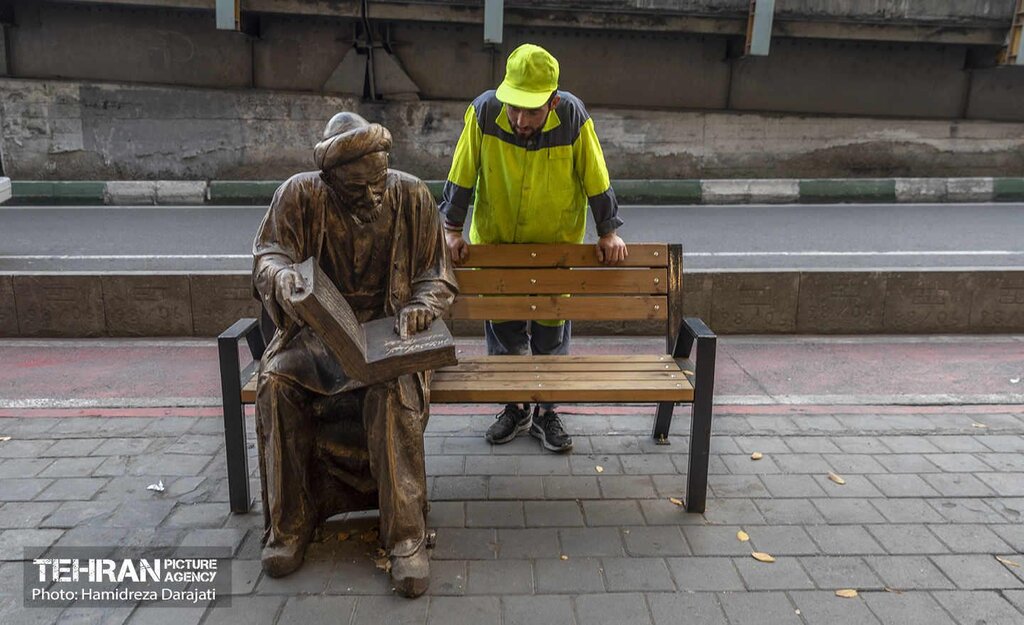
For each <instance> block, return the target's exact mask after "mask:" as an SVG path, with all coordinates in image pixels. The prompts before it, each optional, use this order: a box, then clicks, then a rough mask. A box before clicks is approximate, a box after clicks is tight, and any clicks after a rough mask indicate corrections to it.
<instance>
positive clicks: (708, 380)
mask: <svg viewBox="0 0 1024 625" xmlns="http://www.w3.org/2000/svg"><path fill="white" fill-rule="evenodd" d="M702 325H703V324H702ZM715 351H716V337H715V336H714V335H711V336H700V335H698V336H697V358H696V360H697V366H696V380H695V384H694V389H693V414H692V416H691V419H690V466H689V475H687V484H686V510H687V511H688V512H704V507H705V505H706V503H707V497H708V464H709V462H710V459H711V411H712V405H713V403H712V400H713V397H714V391H715Z"/></svg>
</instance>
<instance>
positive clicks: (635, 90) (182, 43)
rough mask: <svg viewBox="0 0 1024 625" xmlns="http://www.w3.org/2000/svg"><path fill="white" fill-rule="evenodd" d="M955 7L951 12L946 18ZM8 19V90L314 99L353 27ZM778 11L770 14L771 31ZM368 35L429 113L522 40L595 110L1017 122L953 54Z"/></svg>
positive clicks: (199, 14) (44, 7) (877, 8)
mask: <svg viewBox="0 0 1024 625" xmlns="http://www.w3.org/2000/svg"><path fill="white" fill-rule="evenodd" d="M958 1H962V0H958ZM264 2H266V0H264ZM206 4H207V6H208V5H209V4H210V3H209V2H207V3H206ZM311 4H315V3H311ZM384 4H385V5H388V6H402V5H400V4H399V3H384ZM433 4H434V5H438V6H441V5H443V6H448V7H450V6H451V5H453V3H451V2H435V3H433ZM562 4H572V3H565V2H563V3H562ZM621 4H623V3H621V2H619V3H615V2H606V3H603V4H602V5H601V6H605V5H607V6H608V7H611V6H613V5H621ZM640 4H642V5H644V6H647V5H648V3H646V2H645V3H640ZM655 4H658V5H659V6H661V5H664V6H669V5H673V3H671V2H663V3H655ZM675 4H678V5H680V6H682V5H687V6H689V5H690V4H692V5H694V7H696V8H693V9H692V10H695V11H696V10H697V9H700V7H698V6H697V5H701V6H703V7H704V8H703V9H700V10H705V9H706V10H707V11H711V10H712V9H713V8H716V9H717V10H718V11H719V13H721V12H723V11H724V12H729V11H733V9H734V7H732V3H729V2H726V3H722V2H717V3H716V2H710V0H708V1H706V2H704V3H700V2H695V3H685V2H676V3H675ZM853 4H857V5H858V6H860V4H863V5H864V6H863V7H861V9H860V10H863V12H864V13H863V15H862V17H863V16H869V15H870V16H871V19H873V20H876V21H877V20H880V21H881V22H882V23H884V22H885V21H889V22H891V21H892V20H895V19H896V14H897V13H901V12H902V13H901V14H906V15H922V16H923V15H928V14H929V13H928V11H926V10H925V9H924V8H921V9H920V10H918V9H915V8H914V7H932V8H931V9H929V10H931V11H934V12H935V14H936V15H946V14H949V15H951V16H955V15H960V13H958V11H960V12H964V14H966V11H967V9H965V8H964V7H963V6H961V5H960V4H956V3H953V2H952V0H949V1H945V0H944V1H942V2H940V1H939V0H932V1H931V2H924V0H920V1H919V2H899V3H883V2H880V1H875V0H872V1H871V2H867V3H859V4H858V3H852V4H851V3H834V5H847V6H848V8H849V7H850V6H853ZM954 4H955V6H956V7H959V8H951V7H952V6H953V5H954ZM705 5H706V6H705ZM834 5H833V4H830V3H827V2H824V0H821V1H812V0H802V1H801V2H796V0H794V3H793V6H792V7H791V9H786V10H792V11H796V12H800V11H802V12H804V13H806V14H808V15H818V14H821V15H825V14H826V13H828V14H829V15H832V14H838V13H837V11H838V9H836V6H834ZM889 5H894V6H895V7H897V8H898V9H899V10H895V9H892V7H889ZM947 5H950V6H947ZM964 5H970V6H975V9H976V10H977V11H978V12H979V13H978V15H981V16H986V15H990V14H996V13H998V11H997V10H996V9H998V8H999V7H1001V6H1002V4H1000V3H998V2H995V0H987V1H986V0H970V1H969V2H964ZM13 6H14V8H15V11H14V15H15V22H16V25H15V26H13V27H10V28H9V29H8V31H7V32H8V44H9V47H10V60H9V69H10V71H9V74H10V75H11V76H13V77H19V78H63V79H70V80H95V81H109V82H125V83H132V84H138V83H151V84H169V85H179V86H182V87H212V88H224V89H232V88H237V89H248V88H256V89H272V90H279V91H305V92H310V93H322V92H323V88H324V83H325V81H326V80H327V78H328V77H329V76H330V75H331V72H332V71H333V70H334V68H335V67H336V66H337V65H338V63H339V62H340V61H341V59H342V58H343V56H344V55H345V53H346V52H347V51H348V50H349V49H351V47H352V43H353V36H354V30H353V28H354V25H355V20H354V19H352V18H349V17H340V16H311V15H305V16H289V15H279V14H265V15H262V17H261V20H260V33H259V37H248V36H246V35H242V34H239V33H234V32H221V31H217V30H215V28H214V21H213V16H212V13H211V12H210V11H209V10H206V11H202V10H173V9H158V8H151V7H139V6H125V5H122V6H116V5H115V6H111V5H99V4H92V3H72V4H65V3H58V2H38V1H28V0H14V2H13ZM268 6H269V5H268ZM317 6H319V5H317ZM342 6H348V3H343V2H341V3H338V7H339V12H341V7H342ZM375 6H376V5H375ZM416 6H421V5H416ZM651 6H654V5H651ZM731 7H732V8H731ZM784 7H785V5H784V3H783V4H780V9H779V10H780V12H781V13H780V19H781V16H782V15H785V10H784ZM801 7H802V8H801ZM872 7H874V8H872ZM599 8H600V7H599ZM424 10H425V9H424ZM849 10H853V9H852V8H851V9H849ZM1000 10H1001V9H1000ZM830 12H831V13H830ZM573 15H576V14H573ZM609 15H612V14H609ZM617 15H620V16H621V15H625V14H624V13H620V14H617ZM467 19H468V18H467ZM822 19H824V18H822ZM864 19H866V17H865V18H864ZM814 23H816V24H823V23H825V22H814ZM380 24H381V25H382V29H383V30H387V31H388V32H389V33H390V37H389V39H390V41H391V42H392V47H393V50H394V53H395V56H396V57H397V59H398V60H399V62H400V63H401V65H403V66H404V67H405V69H406V70H407V72H408V74H409V76H410V77H411V78H412V79H413V81H414V82H415V83H416V84H417V85H418V87H419V89H420V95H421V97H422V98H423V99H428V100H458V101H468V100H469V99H470V98H472V97H474V96H475V95H476V94H478V93H480V92H481V91H483V90H484V89H488V88H492V87H493V86H495V85H496V84H497V82H498V81H499V79H500V77H501V75H502V74H503V72H504V59H505V56H506V55H507V53H508V52H509V51H510V50H511V49H512V48H514V47H515V46H516V45H518V44H520V43H522V42H526V41H532V42H538V43H541V44H542V45H545V46H546V47H548V48H550V49H551V51H552V52H553V53H555V55H556V56H557V57H558V58H559V59H560V61H561V65H562V76H563V79H562V83H563V86H564V87H565V88H567V89H569V90H571V91H573V92H575V93H576V94H577V95H579V96H581V97H582V98H583V99H584V101H586V102H587V103H588V104H589V105H591V106H614V107H636V108H645V109H659V108H666V109H674V110H689V109H698V110H739V111H758V112H794V113H797V112H798V113H808V114H838V115H867V116H879V115H886V116H907V117H919V118H936V119H951V118H964V117H966V118H974V119H997V120H1017V121H1024V107H1022V106H1019V105H1018V104H1017V103H1019V102H1020V101H1022V100H1024V71H1021V70H1017V69H1015V68H1014V69H1008V68H1004V69H1006V71H995V70H976V71H971V70H967V69H965V65H966V64H967V58H968V53H969V52H970V51H971V50H974V49H975V48H972V47H970V46H964V45H946V44H944V45H936V44H930V43H892V42H889V43H886V42H879V41H859V42H857V41H848V40H834V39H833V40H829V39H808V38H795V37H778V36H777V37H776V38H775V40H774V41H773V43H772V53H771V55H770V56H768V57H764V58H744V59H736V58H730V57H731V56H735V55H730V54H728V49H729V47H730V45H731V46H732V48H733V49H735V48H736V47H737V44H738V42H739V39H738V38H736V37H731V38H730V37H729V36H725V35H713V34H693V33H691V34H687V33H686V32H680V31H675V32H645V31H638V30H630V29H628V28H624V27H623V28H612V27H609V28H604V29H596V28H577V27H572V26H573V23H572V22H563V23H562V24H561V26H562V27H559V28H555V27H540V26H526V25H518V26H517V25H509V26H507V28H506V32H505V42H504V44H503V45H502V46H499V47H498V48H494V49H488V48H485V47H484V46H483V44H482V41H483V33H482V27H481V26H480V25H479V24H473V23H466V22H458V21H457V20H455V21H451V22H450V23H439V22H428V21H411V20H396V21H387V22H380ZM780 24H782V22H780ZM384 26H386V28H384ZM780 28H782V26H780ZM937 28H938V30H947V31H948V30H956V29H957V27H955V26H949V27H945V26H943V27H937ZM730 42H731V43H730Z"/></svg>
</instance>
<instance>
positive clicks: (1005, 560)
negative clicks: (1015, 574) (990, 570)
mask: <svg viewBox="0 0 1024 625" xmlns="http://www.w3.org/2000/svg"><path fill="white" fill-rule="evenodd" d="M996 560H999V561H1000V562H1002V563H1003V564H1005V565H1006V566H1012V567H1013V568H1015V569H1019V568H1020V564H1019V563H1017V562H1014V561H1013V560H1010V559H1009V558H1002V557H1000V556H996Z"/></svg>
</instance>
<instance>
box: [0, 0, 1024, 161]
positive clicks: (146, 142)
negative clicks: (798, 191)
mask: <svg viewBox="0 0 1024 625" xmlns="http://www.w3.org/2000/svg"><path fill="white" fill-rule="evenodd" d="M1014 2H1015V0H906V1H903V2H883V1H881V0H871V1H857V2H854V1H838V0H777V2H776V19H775V23H774V29H773V38H772V44H771V53H770V54H769V55H768V56H764V57H752V56H744V55H743V54H742V52H743V42H744V32H745V30H744V29H745V27H746V18H747V10H748V8H749V2H748V0H643V1H636V2H626V1H624V0H598V1H596V2H581V1H577V0H547V1H545V2H526V1H525V0H508V1H507V2H506V3H505V6H506V13H505V29H504V38H503V43H502V44H500V45H485V44H484V43H483V24H482V20H483V8H482V7H483V2H482V0H478V1H476V2H455V1H444V0H420V1H417V2H395V1H387V0H371V1H370V2H368V3H367V7H368V15H367V18H368V19H367V20H366V21H364V20H362V19H361V15H360V5H361V3H360V2H354V1H346V0H242V4H241V7H242V10H243V11H242V15H243V18H244V19H243V24H244V25H245V33H237V32H225V31H218V30H217V29H216V28H215V20H214V12H213V5H214V2H213V0H104V1H100V0H63V1H57V0H32V1H28V0H7V1H6V2H2V3H0V6H2V7H4V8H3V10H0V21H2V22H3V23H4V27H3V33H4V44H5V45H4V46H2V47H0V48H2V49H4V50H5V51H6V52H5V54H4V55H3V58H2V61H3V62H2V63H0V74H2V75H5V76H6V77H7V78H0V118H2V119H3V135H2V137H0V154H2V158H3V162H4V164H5V172H6V174H7V175H11V176H13V177H15V178H33V179H35V178H42V179H74V178H81V179H126V178H151V179H153V178H165V179H166V178H207V179H208V178H225V177H239V178H283V177H286V176H287V175H288V174H290V173H291V172H293V171H294V170H295V169H296V168H297V167H298V166H300V165H299V164H300V163H302V164H304V163H305V162H306V161H307V156H306V151H307V149H308V145H309V144H310V143H311V141H312V140H313V138H314V137H315V136H316V134H318V132H319V128H318V127H319V126H320V125H321V124H322V122H323V120H325V119H326V118H327V117H329V115H330V113H331V112H333V111H336V110H338V109H339V108H351V109H357V110H360V111H362V112H363V113H364V114H366V115H367V116H369V117H372V118H374V119H376V120H380V121H384V122H386V123H389V124H391V125H392V126H394V128H393V129H394V130H397V131H398V132H399V133H402V134H403V135H405V136H407V137H410V138H409V142H410V143H411V144H412V145H413V148H415V149H410V150H409V151H408V152H409V156H408V157H407V158H406V161H405V162H406V165H405V166H406V167H408V168H410V169H413V170H414V171H416V173H418V174H420V175H421V176H423V177H433V178H436V177H440V176H442V175H443V173H444V172H443V171H442V170H443V169H445V167H446V164H445V161H447V159H448V157H449V154H450V151H449V146H450V144H451V143H453V142H454V140H455V137H456V136H457V132H458V124H459V122H460V121H461V113H462V111H463V110H464V107H465V105H466V103H467V101H468V100H469V99H471V98H472V97H474V96H475V95H477V94H478V93H480V92H481V91H483V90H485V89H488V88H492V87H493V86H494V85H495V84H496V83H497V82H498V81H499V80H500V77H501V75H502V73H503V71H504V67H503V62H504V58H505V56H506V55H507V53H508V52H509V51H510V50H511V49H512V48H513V47H514V46H515V45H518V44H519V43H521V42H524V41H534V42H538V43H541V44H543V45H545V46H547V47H548V48H550V49H551V50H552V51H553V52H554V53H555V54H556V55H557V56H558V57H559V59H560V61H561V64H562V70H563V71H562V74H563V80H562V83H563V86H564V88H566V89H569V90H570V91H573V92H574V93H576V94H577V95H579V96H581V97H582V98H583V99H584V101H585V102H587V104H588V106H589V107H590V108H591V110H592V112H594V113H595V118H597V119H598V120H599V122H600V123H601V124H602V127H600V131H601V132H602V134H604V135H607V136H608V142H609V143H610V145H611V146H612V147H613V150H612V151H613V152H614V151H619V150H621V154H623V156H622V157H621V161H620V162H621V167H623V168H624V169H629V171H614V172H613V173H614V175H615V176H617V177H633V178H671V177H693V178H707V177H726V178H727V177H772V178H774V177H808V176H820V177H835V176H840V177H841V176H850V175H852V176H891V175H902V176H935V175H939V176H945V175H966V176H1012V175H1021V174H1022V173H1024V139H1022V137H1024V107H1021V106H1020V104H1019V103H1020V102H1021V101H1022V100H1024V69H1022V68H1017V67H1012V68H1011V67H998V66H996V65H995V59H996V55H997V53H998V51H999V49H1000V47H1001V46H1002V44H1003V42H1004V40H1005V38H1006V34H1007V32H1008V31H1009V28H1010V25H1011V22H1012V19H1013V10H1014ZM367 24H368V25H369V28H368V29H367ZM368 34H369V35H370V37H368V36H367V35H368ZM370 39H372V44H373V45H374V46H376V48H374V49H375V50H377V52H375V54H378V53H379V54H381V55H384V56H386V57H387V59H390V61H393V67H394V68H397V70H396V71H397V72H398V73H399V74H400V75H401V77H402V80H398V84H397V86H395V85H391V86H390V87H388V86H387V85H384V86H382V85H375V89H374V90H373V93H372V94H371V93H369V92H368V90H366V89H364V87H363V81H362V80H361V75H360V79H358V80H357V81H356V82H357V83H358V88H356V89H355V90H356V91H359V92H358V93H353V92H352V91H353V88H351V82H350V83H348V87H346V86H345V84H343V83H344V81H340V80H338V79H337V78H338V72H339V71H340V70H341V69H343V65H344V62H345V60H346V58H347V57H349V56H350V55H352V54H357V55H358V54H364V53H365V52H366V50H367V49H369V47H368V46H369V45H370V43H371V42H370ZM360 51H361V52H360ZM396 75H397V74H396ZM410 85H411V86H410ZM371 95H372V96H374V97H377V98H378V99H377V101H376V102H370V101H369V99H370V98H369V97H367V96H371ZM409 100H418V102H410V101H409ZM129 129H130V131H129ZM419 146H425V147H424V148H423V149H422V150H421V149H419ZM612 158H613V160H614V159H615V158H616V157H615V156H613V157H612ZM634 170H635V171H634Z"/></svg>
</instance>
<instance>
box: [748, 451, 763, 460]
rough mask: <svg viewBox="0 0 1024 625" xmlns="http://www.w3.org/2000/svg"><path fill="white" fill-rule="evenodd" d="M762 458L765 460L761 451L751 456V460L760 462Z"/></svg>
mask: <svg viewBox="0 0 1024 625" xmlns="http://www.w3.org/2000/svg"><path fill="white" fill-rule="evenodd" d="M761 458H764V454H762V453H761V452H759V451H755V452H754V453H752V454H750V459H751V460H760V459H761Z"/></svg>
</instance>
